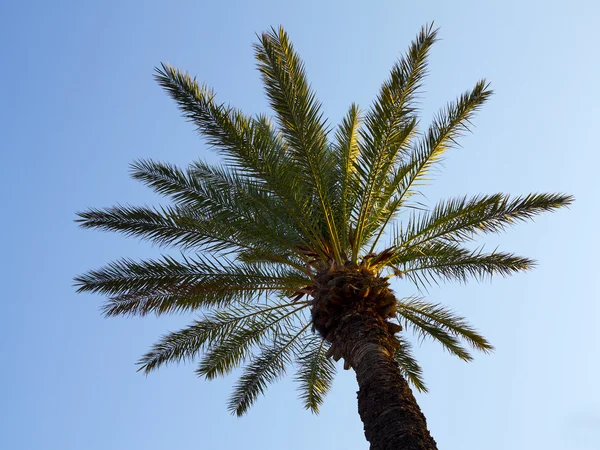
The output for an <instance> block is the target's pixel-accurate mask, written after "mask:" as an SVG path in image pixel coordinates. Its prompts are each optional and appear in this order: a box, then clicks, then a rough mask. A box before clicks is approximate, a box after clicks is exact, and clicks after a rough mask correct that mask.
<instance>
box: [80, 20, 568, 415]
mask: <svg viewBox="0 0 600 450" xmlns="http://www.w3.org/2000/svg"><path fill="white" fill-rule="evenodd" d="M437 33H438V32H437V30H436V29H434V28H433V26H431V25H427V26H425V27H423V28H422V29H421V31H420V33H419V34H418V35H417V37H416V39H415V40H414V41H413V42H412V43H411V45H410V47H409V49H408V51H407V52H406V54H405V55H403V56H402V57H401V58H400V59H399V60H398V62H397V63H396V64H395V65H394V66H393V68H392V71H391V74H390V76H389V78H388V80H386V81H385V82H384V84H383V85H382V87H381V89H380V91H379V94H378V96H377V98H376V100H375V102H374V103H373V105H372V106H371V107H370V108H369V109H368V110H366V111H364V112H361V111H360V109H359V108H358V106H357V105H354V104H353V105H352V106H351V107H350V108H349V110H348V112H347V114H346V116H345V117H344V118H343V119H342V121H341V124H340V125H339V126H338V127H337V129H336V130H335V133H332V134H333V136H330V133H329V128H328V125H327V122H326V120H325V119H324V117H323V114H322V109H321V104H320V103H319V101H318V100H317V98H316V95H315V92H314V90H313V89H312V88H311V86H310V84H309V83H308V80H307V77H306V73H305V72H306V71H305V67H304V63H303V62H302V60H301V59H300V57H299V56H298V54H297V53H296V51H295V49H294V48H293V46H292V44H291V42H290V39H289V36H288V35H287V34H286V33H285V31H284V30H283V29H282V28H278V29H271V30H270V31H269V32H267V33H263V34H261V35H259V37H258V42H257V43H256V45H255V47H254V49H255V57H256V60H257V66H258V69H259V72H260V75H261V77H262V80H263V83H264V85H265V90H266V95H267V98H268V101H269V104H270V106H271V108H272V109H273V111H274V116H275V117H274V120H271V119H270V118H269V117H267V116H266V115H258V116H256V117H250V116H247V115H245V114H244V113H242V112H241V111H240V110H238V109H236V108H234V107H232V106H230V105H227V104H223V103H218V102H217V100H216V96H215V93H214V92H213V91H212V90H211V89H210V88H208V87H206V86H204V85H199V84H198V83H197V81H196V79H195V78H192V77H191V76H190V75H188V74H187V73H184V72H182V71H180V70H178V69H175V68H173V67H171V66H168V65H164V64H163V65H161V67H160V68H157V69H156V73H155V78H156V80H157V81H158V83H159V84H160V85H161V86H162V87H163V88H164V89H165V90H166V91H167V93H168V94H169V95H170V96H171V97H172V98H173V99H174V100H175V102H176V103H177V105H178V107H179V109H180V110H181V112H182V114H183V116H184V117H185V118H186V119H188V120H189V121H190V122H192V123H193V124H194V125H195V126H196V128H197V130H198V132H199V133H200V134H201V135H202V136H203V137H204V138H206V140H207V142H208V144H209V145H210V146H211V147H212V148H214V149H215V150H216V151H217V152H218V153H219V154H220V155H221V156H222V157H223V163H222V164H220V165H210V164H207V163H205V162H202V161H196V162H193V163H192V164H190V165H189V166H188V167H186V168H179V167H177V166H174V165H171V164H165V163H161V162H157V161H152V160H139V161H136V162H134V163H133V164H132V166H131V174H132V176H133V178H135V179H137V180H139V181H141V182H142V183H144V184H145V185H147V186H148V187H150V188H151V189H153V190H154V191H155V192H157V193H158V194H160V195H162V196H164V197H166V199H167V201H169V202H170V203H168V204H167V205H166V206H153V207H151V206H128V205H125V206H124V205H117V206H114V207H110V208H91V209H89V210H87V211H83V212H80V213H78V216H79V218H78V219H77V221H78V222H79V224H80V225H81V226H82V227H84V228H93V229H100V230H107V231H116V232H119V233H122V234H124V235H126V236H133V237H137V238H142V239H145V240H147V241H149V242H152V243H155V244H158V245H161V246H164V247H174V248H177V249H179V250H181V251H182V252H183V254H182V256H181V258H178V259H176V258H174V257H172V256H164V257H162V258H159V259H154V260H148V261H139V262H138V261H133V260H129V259H121V260H118V261H115V262H112V263H109V264H108V265H107V266H105V267H103V268H101V269H98V270H92V271H89V272H88V273H86V274H84V275H80V276H78V277H76V279H75V283H76V286H77V287H78V291H79V292H93V293H100V294H103V295H105V296H107V297H108V300H107V301H106V303H105V305H104V308H103V310H104V313H105V314H106V315H107V316H116V315H124V316H130V315H142V316H143V315H146V314H150V313H154V314H157V315H160V314H167V313H181V312H185V313H189V312H197V313H199V314H200V317H199V318H198V320H196V321H194V322H193V323H192V324H191V325H190V326H188V327H187V328H184V329H183V330H180V331H176V332H173V333H170V334H167V335H165V336H163V337H162V338H161V339H160V341H159V342H158V343H157V344H155V345H154V346H153V347H152V348H151V350H150V351H149V352H148V353H147V354H145V355H144V356H143V357H142V358H141V360H140V361H139V364H140V370H141V371H143V372H145V373H149V372H151V371H153V370H155V369H158V368H159V367H161V366H163V365H165V364H169V363H177V362H180V361H189V360H196V361H198V369H197V373H198V375H200V376H202V377H204V378H206V379H212V378H214V377H217V376H221V375H225V374H228V373H230V372H231V371H232V370H233V369H234V368H236V367H240V366H242V367H244V370H243V372H242V375H241V378H240V379H239V381H238V383H237V384H236V387H235V390H234V392H233V395H232V397H231V399H230V403H229V408H230V410H231V411H232V412H233V413H235V414H238V415H241V414H243V413H245V412H246V411H247V410H248V408H249V407H250V405H251V404H252V403H253V402H254V401H255V400H256V399H257V397H258V396H259V395H260V394H261V393H263V392H264V390H265V389H266V387H267V386H268V385H269V384H270V383H272V382H274V381H275V380H277V379H278V378H279V377H281V376H282V375H283V374H284V373H286V371H288V370H289V369H290V368H291V367H292V366H295V369H296V381H297V382H298V383H299V392H300V397H301V399H302V401H303V403H304V406H305V407H306V408H307V409H310V410H311V411H313V412H315V413H316V412H318V410H319V407H320V405H321V404H322V402H323V399H324V397H325V395H326V393H327V392H328V391H329V389H330V387H331V384H332V381H333V377H334V375H335V369H336V366H335V363H334V362H333V361H332V360H331V359H330V358H329V357H328V347H329V345H330V344H329V342H328V341H327V340H323V339H322V338H321V336H320V335H315V334H311V332H310V328H311V325H312V323H311V320H312V319H311V317H310V315H309V314H306V311H307V310H306V308H308V307H310V306H311V304H312V301H311V298H312V299H317V295H316V294H315V292H316V291H317V289H320V288H321V287H319V286H318V279H317V278H318V277H319V276H320V274H323V273H326V272H327V271H329V270H333V269H334V268H336V267H337V268H344V269H345V268H346V267H355V266H358V265H360V266H361V267H360V270H361V271H363V270H364V271H366V272H367V273H368V274H369V276H373V277H379V279H378V280H377V281H378V282H382V280H381V277H383V275H382V272H383V271H385V270H389V271H391V272H392V274H395V275H397V276H399V277H402V278H405V279H408V280H410V281H412V282H414V283H415V284H416V285H417V287H419V288H424V287H427V285H429V284H431V283H438V282H440V281H441V280H458V281H466V280H467V279H468V278H470V277H474V278H477V279H481V278H485V277H489V276H493V275H509V274H513V273H516V272H519V271H523V270H528V269H529V268H531V267H532V266H533V265H534V262H533V261H532V260H530V259H528V258H523V257H518V256H515V255H513V254H510V253H505V252H501V251H496V250H494V251H492V252H489V253H486V252H484V251H483V248H482V247H479V248H477V249H475V250H473V249H472V248H467V247H464V246H463V245H464V243H465V242H469V241H471V240H473V239H475V238H476V237H478V236H479V235H481V234H483V233H495V232H500V231H502V230H504V229H505V228H507V227H508V225H510V224H512V223H515V222H520V221H526V220H531V219H533V218H534V217H535V216H537V215H538V214H540V213H542V212H548V211H554V210H556V209H558V208H561V207H565V206H568V205H569V204H570V203H571V202H572V201H573V199H572V197H571V196H568V195H564V194H543V193H542V194H530V195H526V196H522V197H516V198H512V197H509V196H507V195H504V194H494V195H487V196H476V197H473V198H467V197H464V198H459V199H453V200H447V201H443V202H440V203H438V204H437V205H436V206H435V207H434V208H433V209H431V210H430V211H421V212H414V211H413V212H412V214H411V215H410V218H409V219H408V221H407V222H405V223H403V224H401V225H396V227H390V225H391V224H392V223H394V222H395V221H396V220H397V218H398V216H399V213H400V212H401V211H403V210H406V209H407V208H411V207H412V206H413V205H412V204H411V203H410V202H411V198H413V196H415V195H417V194H419V193H420V189H421V187H422V185H423V184H425V183H426V182H427V181H428V180H429V178H430V176H431V175H432V172H433V169H434V168H435V167H436V165H437V164H438V163H439V161H440V160H441V159H442V158H443V157H444V156H445V153H446V151H447V150H448V149H450V148H452V147H455V146H456V145H457V139H458V138H459V137H460V136H461V135H462V134H463V133H465V132H466V131H467V130H468V129H469V126H470V124H471V121H472V119H473V117H474V114H475V112H477V111H478V110H479V109H480V107H481V106H482V105H483V104H484V103H485V102H486V101H487V100H488V98H489V97H490V95H491V94H492V91H491V90H490V89H489V86H488V84H487V83H486V82H485V81H484V80H482V81H480V82H478V83H477V84H476V85H475V87H474V88H473V89H471V90H469V91H467V92H465V93H464V94H462V95H461V96H459V97H458V98H457V99H456V100H455V101H454V102H451V103H449V104H448V105H447V106H446V107H445V108H443V109H442V110H441V111H440V112H439V113H438V114H437V115H436V116H435V117H434V119H433V121H432V123H431V125H430V126H429V127H428V128H427V129H426V130H425V131H424V132H422V133H420V132H419V130H418V107H417V97H418V95H419V91H420V89H421V85H422V82H423V79H424V77H425V75H426V73H427V59H428V55H429V52H430V49H431V46H432V45H433V44H434V43H435V41H436V40H437ZM390 230H391V232H392V234H394V235H395V237H394V239H393V241H392V244H391V246H389V247H388V248H385V249H381V248H380V247H379V245H380V240H381V237H382V236H383V235H385V234H386V232H387V231H390ZM327 273H328V272H327ZM361 273H362V272H361ZM329 281H332V280H329ZM329 281H328V283H329ZM386 285H387V282H386ZM346 287H348V286H346ZM350 287H351V286H350ZM334 288H335V289H342V290H343V289H344V287H343V286H334ZM327 289H329V288H327ZM332 289H333V288H332ZM350 290H351V289H350ZM360 292H363V291H362V290H361V291H360ZM365 292H366V291H365ZM365 295H367V294H366V293H365ZM390 295H392V294H390ZM344 298H346V297H344ZM315 301H316V300H315ZM387 306H388V307H390V308H391V307H392V306H394V307H397V318H398V320H399V321H400V323H402V324H403V325H404V326H405V328H408V329H411V330H412V331H414V332H415V334H416V335H417V337H419V338H422V339H424V338H431V339H433V340H435V341H437V342H439V343H441V344H442V346H443V347H444V348H445V349H446V350H448V351H449V352H450V353H452V354H454V355H456V356H458V357H459V358H461V359H463V360H465V361H469V360H471V358H472V357H471V355H470V353H469V352H468V350H467V349H466V348H465V346H464V345H463V344H464V343H466V344H468V345H470V346H471V347H473V348H475V349H477V350H481V351H484V352H488V351H491V350H492V347H491V345H490V344H489V343H488V342H487V341H486V340H485V339H484V338H483V337H482V336H481V335H480V334H479V333H478V332H477V331H476V330H475V329H474V328H472V327H471V326H470V325H469V324H467V323H466V321H465V319H464V318H462V317H460V316H458V315H456V314H455V313H454V312H453V311H451V310H450V309H447V308H445V307H443V306H441V305H438V304H432V303H427V302H425V301H423V300H421V299H416V298H408V299H403V300H400V301H399V302H398V304H397V305H396V304H395V303H394V298H393V296H392V301H391V302H390V303H389V305H387ZM389 311H393V308H392V309H389ZM386 314H392V315H393V312H388V313H386ZM386 318H389V315H386ZM388 325H395V324H389V323H388ZM396 328H397V329H399V328H400V327H399V326H397V325H396V327H392V328H390V329H389V330H388V332H389V333H392V334H394V333H397V331H394V332H392V330H396ZM394 339H395V341H394V342H395V343H397V344H398V347H397V349H396V352H395V355H394V356H395V360H396V362H397V363H398V365H399V368H400V371H401V372H402V374H403V375H404V377H405V378H406V379H407V380H408V381H409V382H410V383H411V384H412V385H413V386H414V387H415V388H416V389H418V390H419V391H426V390H427V388H426V386H425V383H424V381H423V374H422V370H421V368H420V366H419V364H418V362H417V360H416V358H415V357H414V356H413V353H412V348H411V344H410V342H409V341H408V340H407V339H406V338H405V337H404V336H403V335H395V336H394Z"/></svg>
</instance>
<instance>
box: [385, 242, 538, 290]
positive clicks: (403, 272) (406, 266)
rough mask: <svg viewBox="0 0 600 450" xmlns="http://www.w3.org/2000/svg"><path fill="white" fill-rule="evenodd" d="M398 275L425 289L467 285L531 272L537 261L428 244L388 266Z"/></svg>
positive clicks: (400, 256) (415, 248)
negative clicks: (437, 284) (448, 284)
mask: <svg viewBox="0 0 600 450" xmlns="http://www.w3.org/2000/svg"><path fill="white" fill-rule="evenodd" d="M388 264H389V265H390V266H392V267H393V268H394V271H395V273H396V274H397V275H400V276H406V277H407V278H408V279H410V280H412V281H413V282H415V284H417V286H422V287H424V286H426V285H427V284H430V283H432V282H437V281H438V280H458V281H461V282H466V281H467V279H468V278H469V277H473V278H476V279H484V278H485V277H488V276H489V277H491V276H493V275H502V276H507V275H512V274H513V273H516V272H520V271H524V270H530V269H531V268H533V266H534V265H535V261H533V260H531V259H529V258H523V257H520V256H515V255H513V254H511V253H504V252H498V251H493V252H491V253H484V252H483V250H482V249H475V250H470V249H466V248H463V247H460V246H459V245H457V244H451V243H445V242H428V243H425V244H423V245H420V246H418V247H414V248H412V249H410V250H407V251H403V252H398V253H397V254H396V255H395V256H394V257H393V258H391V259H390V260H389V262H388Z"/></svg>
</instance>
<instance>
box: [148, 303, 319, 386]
mask: <svg viewBox="0 0 600 450" xmlns="http://www.w3.org/2000/svg"><path fill="white" fill-rule="evenodd" d="M307 306H308V304H307V303H306V302H295V303H289V302H288V303H284V302H276V303H275V304H269V305H257V304H238V305H230V306H228V307H227V309H220V310H217V311H215V312H211V313H206V314H204V316H203V317H202V320H197V321H194V323H192V324H191V325H189V326H188V327H186V328H184V329H183V330H180V331H177V332H173V333H169V334H167V335H165V336H163V337H162V338H161V339H160V341H159V342H157V343H156V344H154V345H153V346H152V349H151V350H150V351H149V352H148V353H146V354H145V355H144V356H143V357H142V358H141V359H140V360H139V361H138V364H139V365H140V368H139V369H138V370H139V371H143V372H144V373H146V374H148V373H150V372H151V371H153V370H156V369H158V368H159V367H161V366H163V365H165V364H169V363H178V362H181V361H191V360H193V359H195V358H197V357H198V356H199V355H200V353H201V352H202V351H206V350H207V349H211V348H215V347H219V346H222V345H223V343H228V342H229V341H230V340H231V336H232V335H233V334H234V333H236V331H237V330H240V329H244V330H253V331H256V334H257V336H256V337H252V336H245V335H243V333H240V334H239V335H238V337H237V339H238V343H240V344H241V343H242V341H243V343H244V346H242V347H243V348H242V349H241V350H240V353H237V354H236V352H237V350H236V349H232V350H231V351H232V354H231V355H229V356H228V358H229V359H230V360H232V359H236V358H238V360H239V359H242V358H243V356H244V355H245V353H243V352H245V351H246V350H247V345H248V343H250V344H254V343H258V342H260V340H261V337H262V336H263V335H264V334H265V333H267V332H272V330H271V328H272V327H274V326H277V324H278V323H279V322H280V321H283V320H286V319H288V320H291V319H290V318H291V317H293V315H294V314H298V313H299V312H300V311H301V310H302V309H304V308H306V307H307ZM225 359H227V358H224V359H223V360H225ZM201 370H202V369H201ZM222 370H223V371H226V370H227V369H226V368H225V366H223V369H222ZM209 373H211V371H209V370H202V375H205V376H208V375H209ZM211 376H212V374H211Z"/></svg>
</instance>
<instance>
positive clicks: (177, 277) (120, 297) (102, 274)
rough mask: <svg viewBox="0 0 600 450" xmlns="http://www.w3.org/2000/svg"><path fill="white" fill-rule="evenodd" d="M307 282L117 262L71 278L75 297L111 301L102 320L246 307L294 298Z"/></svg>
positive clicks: (207, 264) (247, 271) (227, 268)
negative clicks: (275, 296)
mask: <svg viewBox="0 0 600 450" xmlns="http://www.w3.org/2000/svg"><path fill="white" fill-rule="evenodd" d="M307 281H308V280H307V278H306V276H305V275H304V274H301V273H298V272H297V271H293V270H288V269H283V268H281V267H276V266H270V267H269V266H265V265H248V264H243V263H238V264H231V263H229V262H228V261H227V260H226V259H223V261H209V260H208V259H206V258H204V259H203V258H200V257H196V258H195V259H192V258H187V257H184V258H183V261H177V260H175V259H174V258H172V257H168V256H164V257H163V258H161V259H159V260H148V261H141V262H136V261H133V260H129V259H121V260H118V261H115V262H112V263H110V264H108V265H107V266H105V267H103V268H101V269H98V270H92V271H90V272H88V273H87V274H85V275H81V276H78V277H76V278H75V283H76V286H78V292H95V293H101V294H104V295H109V296H111V297H110V298H109V299H108V300H107V303H106V305H105V307H104V312H105V314H106V315H109V316H114V315H146V314H148V313H155V314H165V313H171V312H183V311H191V310H196V309H199V308H201V307H205V306H209V307H215V306H219V305H221V306H222V305H226V304H229V303H232V302H240V301H249V300H251V299H256V298H259V297H260V296H261V295H268V294H271V293H277V292H288V293H289V292H293V291H294V289H297V288H300V287H302V286H305V285H306V283H307Z"/></svg>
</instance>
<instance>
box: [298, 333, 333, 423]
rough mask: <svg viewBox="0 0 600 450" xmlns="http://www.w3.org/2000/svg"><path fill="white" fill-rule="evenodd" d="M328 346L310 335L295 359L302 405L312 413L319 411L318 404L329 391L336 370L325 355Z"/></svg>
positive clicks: (315, 336) (319, 338)
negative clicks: (301, 351)
mask: <svg viewBox="0 0 600 450" xmlns="http://www.w3.org/2000/svg"><path fill="white" fill-rule="evenodd" d="M328 348H329V343H328V342H327V341H325V340H323V339H322V338H321V337H320V336H317V335H312V336H311V337H310V338H309V340H308V342H307V343H306V344H305V346H304V349H303V353H302V354H301V355H300V356H299V357H298V359H297V362H298V373H297V376H296V381H298V382H299V383H300V386H299V387H298V391H299V392H300V399H301V400H302V402H303V403H304V407H305V408H306V409H310V410H311V411H312V412H314V413H318V412H319V406H320V405H321V404H322V403H323V400H324V399H325V394H327V392H329V389H330V388H331V384H332V383H333V378H334V376H335V372H336V368H335V364H334V362H333V361H332V360H331V359H330V358H328V357H327V350H328Z"/></svg>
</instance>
